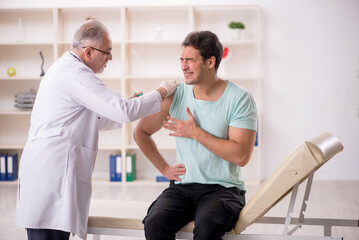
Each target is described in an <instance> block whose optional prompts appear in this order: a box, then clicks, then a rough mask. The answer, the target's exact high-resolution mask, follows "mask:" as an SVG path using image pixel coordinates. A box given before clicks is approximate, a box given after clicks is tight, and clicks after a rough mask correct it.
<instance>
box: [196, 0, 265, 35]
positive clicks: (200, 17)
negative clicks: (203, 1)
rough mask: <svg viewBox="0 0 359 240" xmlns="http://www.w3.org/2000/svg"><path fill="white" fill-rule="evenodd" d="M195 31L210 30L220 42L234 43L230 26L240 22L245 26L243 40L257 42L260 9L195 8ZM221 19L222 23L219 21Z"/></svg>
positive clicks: (248, 7)
mask: <svg viewBox="0 0 359 240" xmlns="http://www.w3.org/2000/svg"><path fill="white" fill-rule="evenodd" d="M194 11H195V29H196V30H210V31H212V32H214V33H216V34H217V36H218V37H219V40H220V41H221V42H222V41H233V40H232V37H231V30H230V28H229V27H228V24H229V23H230V22H231V21H240V22H243V23H244V25H245V29H244V31H243V32H242V39H243V40H257V39H260V36H259V24H260V23H259V16H258V14H259V8H258V7H256V6H245V7H240V6H228V7H195V10H194ZM218 19H220V21H218Z"/></svg>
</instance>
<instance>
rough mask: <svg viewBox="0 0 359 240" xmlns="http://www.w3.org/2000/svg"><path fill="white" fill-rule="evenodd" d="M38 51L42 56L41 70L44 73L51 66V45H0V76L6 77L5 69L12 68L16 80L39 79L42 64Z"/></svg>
mask: <svg viewBox="0 0 359 240" xmlns="http://www.w3.org/2000/svg"><path fill="white" fill-rule="evenodd" d="M40 51H41V52H42V54H43V56H44V60H45V62H44V66H43V69H44V71H45V72H46V71H47V69H48V68H49V67H50V66H51V65H52V64H53V47H52V45H34V46H33V45H19V46H17V45H10V46H4V45H1V46H0V52H1V54H0V75H1V76H6V74H7V69H8V68H9V67H13V68H15V69H16V76H15V77H16V78H28V77H27V76H31V77H32V76H38V77H40V73H41V63H42V60H41V57H40ZM19 52H20V55H19Z"/></svg>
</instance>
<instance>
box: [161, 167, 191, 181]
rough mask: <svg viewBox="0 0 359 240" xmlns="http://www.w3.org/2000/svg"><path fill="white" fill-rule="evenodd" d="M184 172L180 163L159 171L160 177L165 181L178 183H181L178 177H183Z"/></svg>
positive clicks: (184, 169)
mask: <svg viewBox="0 0 359 240" xmlns="http://www.w3.org/2000/svg"><path fill="white" fill-rule="evenodd" d="M185 172H186V168H185V166H184V164H182V163H180V164H176V165H173V166H167V167H165V168H164V169H163V170H162V171H161V173H162V175H163V176H165V177H166V178H167V179H169V180H176V181H179V182H181V181H182V179H181V178H179V177H178V176H181V175H184V174H185Z"/></svg>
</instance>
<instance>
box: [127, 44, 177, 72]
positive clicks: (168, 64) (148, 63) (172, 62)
mask: <svg viewBox="0 0 359 240" xmlns="http://www.w3.org/2000/svg"><path fill="white" fill-rule="evenodd" d="M127 51H128V61H127V62H128V72H127V75H149V76H171V75H174V76H181V75H182V72H181V64H180V60H179V59H180V55H181V47H180V45H178V47H173V46H171V45H169V46H168V45H165V46H162V45H158V46H156V47H153V45H152V47H149V46H148V45H130V46H127ZM154 61H155V62H154Z"/></svg>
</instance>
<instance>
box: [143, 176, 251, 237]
mask: <svg viewBox="0 0 359 240" xmlns="http://www.w3.org/2000/svg"><path fill="white" fill-rule="evenodd" d="M244 205H245V193H244V191H241V190H239V189H238V188H237V187H231V188H225V187H223V186H221V185H217V184H197V183H194V184H174V183H173V182H171V184H170V186H169V187H168V188H167V189H165V190H164V191H163V192H162V194H161V195H160V196H159V197H158V198H157V199H156V200H155V201H154V202H153V203H152V205H151V206H150V208H149V209H148V212H147V216H146V217H145V218H144V219H143V223H144V225H145V236H146V239H147V240H155V239H156V240H170V239H175V234H176V232H178V231H179V230H181V229H182V228H183V227H184V226H185V225H186V224H187V223H189V222H190V221H192V220H194V221H195V227H194V230H193V233H194V239H197V240H211V239H213V240H214V239H222V236H223V235H224V234H225V233H226V232H228V231H230V230H232V229H233V227H234V226H235V224H236V222H237V220H238V216H239V213H240V211H241V210H242V208H243V207H244Z"/></svg>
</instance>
